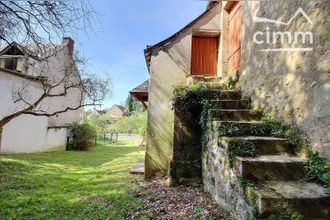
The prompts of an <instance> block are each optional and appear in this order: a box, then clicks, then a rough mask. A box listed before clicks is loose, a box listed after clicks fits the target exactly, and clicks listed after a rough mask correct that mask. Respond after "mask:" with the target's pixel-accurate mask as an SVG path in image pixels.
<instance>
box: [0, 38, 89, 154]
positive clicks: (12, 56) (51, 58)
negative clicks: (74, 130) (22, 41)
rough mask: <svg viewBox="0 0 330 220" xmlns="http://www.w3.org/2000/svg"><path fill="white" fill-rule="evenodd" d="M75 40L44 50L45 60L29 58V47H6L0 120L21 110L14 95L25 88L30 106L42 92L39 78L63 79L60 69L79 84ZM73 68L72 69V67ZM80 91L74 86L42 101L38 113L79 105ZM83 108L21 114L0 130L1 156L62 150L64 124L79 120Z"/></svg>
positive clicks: (1, 61) (0, 65)
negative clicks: (74, 57) (42, 112)
mask: <svg viewBox="0 0 330 220" xmlns="http://www.w3.org/2000/svg"><path fill="white" fill-rule="evenodd" d="M73 47H74V41H73V40H72V39H71V38H64V39H63V43H62V44H61V45H57V46H55V47H52V49H49V50H48V49H47V48H46V50H45V52H46V53H47V54H46V53H45V54H43V56H44V55H45V56H44V57H41V55H40V57H39V56H38V55H37V54H36V55H32V54H34V53H30V52H31V50H32V49H33V48H32V49H31V48H27V47H23V46H21V45H19V44H17V43H12V44H10V45H7V46H6V47H5V48H3V49H2V50H1V51H0V102H1V107H0V118H4V117H6V116H8V115H10V114H12V113H15V112H17V111H19V110H20V109H22V108H23V107H24V104H23V103H20V102H15V101H14V97H13V92H15V91H18V90H19V89H24V96H25V99H26V100H29V101H30V102H31V103H33V102H34V101H35V100H37V99H38V97H40V96H41V94H42V93H43V88H42V84H41V81H40V80H41V76H43V77H44V76H47V78H48V80H54V82H56V81H55V80H57V79H61V78H63V76H64V75H63V74H68V73H64V71H63V68H66V67H68V68H66V69H67V70H69V71H71V72H70V74H69V75H70V77H73V78H72V80H77V81H80V76H79V73H78V71H77V69H76V68H75V63H74V60H73V57H72V56H73V49H74V48H73ZM71 67H73V68H71ZM64 83H65V82H60V83H59V84H58V85H57V86H56V87H55V88H54V90H53V91H56V92H60V91H62V90H63V88H64ZM82 91H83V89H82V88H79V87H76V88H72V89H70V90H68V91H67V94H66V95H65V96H61V97H53V98H48V99H45V100H43V101H42V102H41V104H40V111H41V110H42V111H44V112H47V113H49V114H51V113H53V112H58V111H61V110H63V109H66V108H67V107H71V108H74V107H76V106H79V104H80V102H81V100H82V99H83V92H82ZM82 114H83V109H78V110H74V111H70V110H69V111H67V112H64V113H60V114H57V115H54V116H50V117H45V116H34V115H26V114H23V115H21V116H18V117H16V118H15V119H13V120H12V121H10V122H9V123H8V124H6V125H5V126H4V128H3V129H2V131H1V135H0V136H1V139H0V140H1V141H0V153H1V154H12V153H33V152H42V151H51V150H65V147H66V141H67V125H68V124H71V123H73V122H77V121H80V120H81V118H82Z"/></svg>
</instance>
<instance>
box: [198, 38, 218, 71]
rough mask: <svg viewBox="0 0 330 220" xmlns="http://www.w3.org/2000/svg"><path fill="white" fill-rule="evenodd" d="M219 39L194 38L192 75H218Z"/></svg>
mask: <svg viewBox="0 0 330 220" xmlns="http://www.w3.org/2000/svg"><path fill="white" fill-rule="evenodd" d="M218 41H219V37H199V36H193V38H192V49H191V75H205V76H212V75H216V74H217V66H218Z"/></svg>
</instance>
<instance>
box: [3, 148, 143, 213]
mask: <svg viewBox="0 0 330 220" xmlns="http://www.w3.org/2000/svg"><path fill="white" fill-rule="evenodd" d="M142 158H143V151H140V152H137V146H134V145H131V144H127V143H117V144H108V145H107V146H102V145H101V146H100V145H99V146H97V147H94V148H92V149H91V150H90V151H84V152H77V151H70V152H50V153H39V154H22V155H6V156H0V219H10V218H13V219H82V218H84V219H105V218H110V219H122V218H124V216H125V215H126V213H127V212H128V210H129V209H131V208H135V207H137V206H138V205H139V203H140V201H139V200H138V199H137V198H134V196H133V194H132V193H131V192H132V190H133V188H134V187H135V184H134V182H133V181H132V178H133V177H132V176H131V175H130V174H129V170H130V168H131V167H132V166H133V165H134V163H135V162H136V160H138V159H142Z"/></svg>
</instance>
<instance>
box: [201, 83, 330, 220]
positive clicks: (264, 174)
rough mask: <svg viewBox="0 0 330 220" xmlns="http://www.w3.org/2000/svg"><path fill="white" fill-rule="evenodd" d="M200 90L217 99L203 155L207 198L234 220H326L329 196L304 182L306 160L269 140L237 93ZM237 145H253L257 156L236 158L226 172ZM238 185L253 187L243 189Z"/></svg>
mask: <svg viewBox="0 0 330 220" xmlns="http://www.w3.org/2000/svg"><path fill="white" fill-rule="evenodd" d="M204 85H205V86H206V87H208V88H210V89H211V90H214V91H219V93H220V94H221V95H219V97H216V96H215V98H214V100H209V101H208V103H209V104H210V106H212V109H211V110H209V123H208V124H209V125H208V127H209V128H208V145H207V147H206V149H204V152H203V154H202V172H203V184H204V188H205V189H206V190H207V191H209V192H210V194H211V195H212V197H213V198H214V199H215V200H216V201H217V202H218V203H220V204H221V205H222V206H223V207H224V208H225V209H227V210H228V211H230V212H231V213H232V215H233V216H234V217H235V219H251V218H253V216H254V217H256V216H258V217H257V218H260V219H290V218H292V216H293V215H296V216H298V217H302V216H303V217H304V219H330V195H329V194H326V193H325V189H324V188H323V187H322V186H321V185H318V184H316V183H309V182H305V181H304V179H305V165H306V162H307V159H306V158H302V157H299V156H297V155H296V152H295V148H294V146H291V147H288V146H286V145H285V139H284V138H279V137H272V136H271V135H270V129H271V128H269V127H268V126H267V125H266V124H265V123H263V122H262V121H261V120H260V116H256V115H253V114H252V112H251V109H250V100H248V99H244V98H242V96H241V93H240V92H238V91H232V90H221V88H222V85H221V84H220V83H218V84H217V83H214V82H206V83H204ZM224 128H226V129H224ZM237 141H241V143H247V142H248V143H250V144H251V143H252V144H253V145H254V146H255V151H256V152H255V154H256V156H255V157H238V156H237V157H235V160H234V163H233V166H230V165H229V164H228V159H227V158H228V157H227V156H228V155H227V152H228V151H227V149H228V148H232V147H235V146H234V145H233V143H236V142H237ZM242 179H243V180H244V179H248V180H253V183H249V184H245V185H247V186H245V187H242ZM256 213H257V214H256Z"/></svg>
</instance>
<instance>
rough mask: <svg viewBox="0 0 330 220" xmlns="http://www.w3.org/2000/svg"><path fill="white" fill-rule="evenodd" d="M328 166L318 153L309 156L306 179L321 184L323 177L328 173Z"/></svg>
mask: <svg viewBox="0 0 330 220" xmlns="http://www.w3.org/2000/svg"><path fill="white" fill-rule="evenodd" d="M327 169H328V166H327V163H326V162H325V160H324V159H322V158H321V157H320V156H319V154H318V153H311V154H310V155H309V156H308V161H307V165H306V179H307V180H308V181H317V182H321V181H322V178H323V175H324V174H326V173H328V172H327V171H328V170H327ZM325 177H327V176H325Z"/></svg>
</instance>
